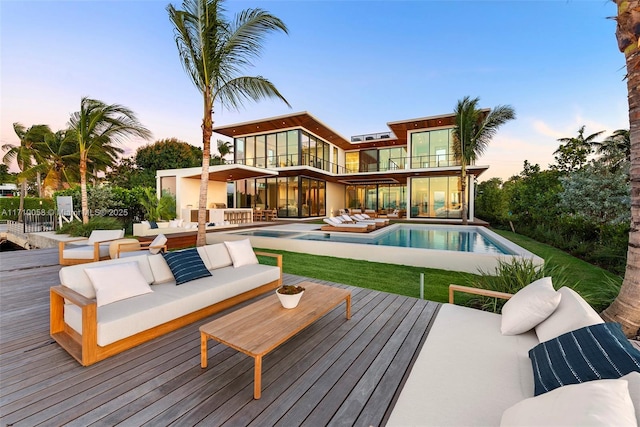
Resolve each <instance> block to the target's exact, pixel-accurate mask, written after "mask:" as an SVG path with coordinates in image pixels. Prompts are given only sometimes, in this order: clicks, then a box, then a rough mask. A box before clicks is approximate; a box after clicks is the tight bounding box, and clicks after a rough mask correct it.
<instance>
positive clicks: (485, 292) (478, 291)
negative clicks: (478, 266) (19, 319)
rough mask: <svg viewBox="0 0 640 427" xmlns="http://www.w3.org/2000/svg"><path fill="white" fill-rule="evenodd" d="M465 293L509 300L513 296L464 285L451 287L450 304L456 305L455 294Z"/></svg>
mask: <svg viewBox="0 0 640 427" xmlns="http://www.w3.org/2000/svg"><path fill="white" fill-rule="evenodd" d="M456 291H458V292H464V293H467V294H474V295H482V296H486V297H494V298H502V299H509V298H511V297H512V296H513V294H507V293H505V292H497V291H492V290H490V289H480V288H472V287H470V286H462V285H449V304H454V292H456Z"/></svg>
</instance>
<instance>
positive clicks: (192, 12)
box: [167, 0, 289, 246]
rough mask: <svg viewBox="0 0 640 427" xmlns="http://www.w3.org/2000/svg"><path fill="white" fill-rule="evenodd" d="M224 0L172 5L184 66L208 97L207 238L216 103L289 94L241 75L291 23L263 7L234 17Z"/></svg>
mask: <svg viewBox="0 0 640 427" xmlns="http://www.w3.org/2000/svg"><path fill="white" fill-rule="evenodd" d="M223 3H224V2H223V0H184V1H183V2H182V8H183V10H177V9H176V8H175V7H174V6H173V5H171V4H170V5H168V6H167V11H168V13H169V19H170V20H171V22H172V23H173V26H174V36H175V40H176V45H177V47H178V53H179V55H180V59H181V60H182V64H183V66H184V69H185V71H186V72H187V74H188V75H189V77H190V78H191V80H192V81H193V84H194V85H195V86H196V88H198V90H199V91H200V93H201V94H202V98H203V104H204V105H203V107H204V108H203V110H204V111H203V112H204V117H203V119H202V147H203V149H202V174H201V177H200V197H199V201H198V237H197V241H196V244H197V245H198V246H202V245H204V244H206V229H205V226H206V217H205V215H206V207H207V188H208V184H209V159H210V156H211V135H212V134H213V106H214V103H215V102H216V101H217V102H219V103H220V104H221V106H222V107H228V108H234V109H237V108H239V107H240V106H241V105H242V104H243V102H244V101H248V100H253V101H258V100H260V99H266V98H277V99H280V100H282V101H283V102H285V103H286V104H287V105H288V106H289V103H288V102H287V100H286V99H285V98H284V97H283V96H282V95H281V94H280V92H279V91H278V90H277V89H276V87H275V86H274V85H273V83H271V82H270V81H269V80H267V79H265V78H264V77H261V76H256V77H247V76H240V75H239V73H241V72H242V71H243V70H244V69H245V68H246V67H248V66H250V65H251V64H252V60H253V59H254V58H257V57H259V56H260V53H261V51H262V48H263V47H262V45H263V41H264V39H265V37H266V35H267V34H268V33H271V32H276V31H282V32H284V33H287V31H288V30H287V27H286V26H285V24H284V23H283V22H282V21H281V20H280V19H278V18H277V17H275V16H273V15H271V14H269V13H267V12H265V11H263V10H261V9H245V10H243V11H242V12H240V13H239V14H238V15H236V17H235V19H234V20H233V21H229V20H228V19H227V18H226V17H225V16H224V12H225V9H224V7H223Z"/></svg>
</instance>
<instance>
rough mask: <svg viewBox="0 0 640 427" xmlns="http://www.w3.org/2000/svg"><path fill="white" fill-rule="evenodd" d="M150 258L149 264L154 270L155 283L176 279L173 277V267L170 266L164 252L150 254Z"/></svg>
mask: <svg viewBox="0 0 640 427" xmlns="http://www.w3.org/2000/svg"><path fill="white" fill-rule="evenodd" d="M148 259H149V266H150V267H151V271H152V272H153V284H154V285H157V284H158V283H166V282H171V281H175V280H176V279H175V277H173V273H172V272H171V269H170V268H169V264H167V261H165V259H164V257H163V256H162V254H157V255H149V258H148Z"/></svg>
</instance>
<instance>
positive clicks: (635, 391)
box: [620, 372, 640, 422]
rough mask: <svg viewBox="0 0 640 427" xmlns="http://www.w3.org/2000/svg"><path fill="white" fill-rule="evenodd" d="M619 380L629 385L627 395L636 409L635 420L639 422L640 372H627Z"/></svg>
mask: <svg viewBox="0 0 640 427" xmlns="http://www.w3.org/2000/svg"><path fill="white" fill-rule="evenodd" d="M620 379H621V380H627V382H628V383H629V395H630V396H631V401H632V402H633V406H634V407H635V409H636V419H637V420H638V422H640V372H629V373H628V374H627V375H625V376H622V377H620Z"/></svg>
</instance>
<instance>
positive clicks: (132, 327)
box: [64, 258, 280, 346]
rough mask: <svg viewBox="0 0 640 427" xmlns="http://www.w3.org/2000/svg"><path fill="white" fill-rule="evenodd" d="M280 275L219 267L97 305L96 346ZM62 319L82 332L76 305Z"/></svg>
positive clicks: (274, 270) (265, 268) (262, 268)
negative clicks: (182, 281)
mask: <svg viewBox="0 0 640 427" xmlns="http://www.w3.org/2000/svg"><path fill="white" fill-rule="evenodd" d="M130 259H131V258H129V260H130ZM279 278H280V269H279V268H278V267H273V266H269V265H261V264H258V265H248V266H245V267H241V268H236V269H234V268H233V267H224V268H220V269H217V270H215V271H213V272H212V276H211V277H203V278H201V279H196V280H193V281H191V282H188V283H185V284H183V285H180V286H176V284H175V281H173V282H167V283H161V284H157V285H153V287H152V289H153V292H152V293H148V294H144V295H140V296H136V297H132V298H129V299H126V300H122V301H117V302H114V303H111V304H109V305H105V306H103V307H99V308H98V345H100V346H106V345H109V344H112V343H114V342H116V341H119V340H121V339H123V338H127V337H130V336H132V335H134V334H137V333H138V332H142V331H145V330H147V329H151V328H153V327H155V326H158V325H161V324H163V323H166V322H169V321H171V320H174V319H177V318H178V317H181V316H184V315H186V314H189V313H193V312H194V311H197V310H200V309H202V308H205V307H208V306H210V305H212V304H215V303H218V302H220V301H224V300H225V299H228V298H231V297H233V296H236V295H239V294H241V293H243V292H247V291H250V290H252V289H255V288H257V287H259V286H262V285H264V284H267V283H269V282H272V281H275V280H278V279H279ZM64 319H65V322H66V323H67V324H68V325H69V326H70V327H71V328H72V329H73V330H75V331H76V332H78V333H82V311H81V309H80V308H79V307H77V306H75V305H71V304H67V305H65V309H64Z"/></svg>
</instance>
